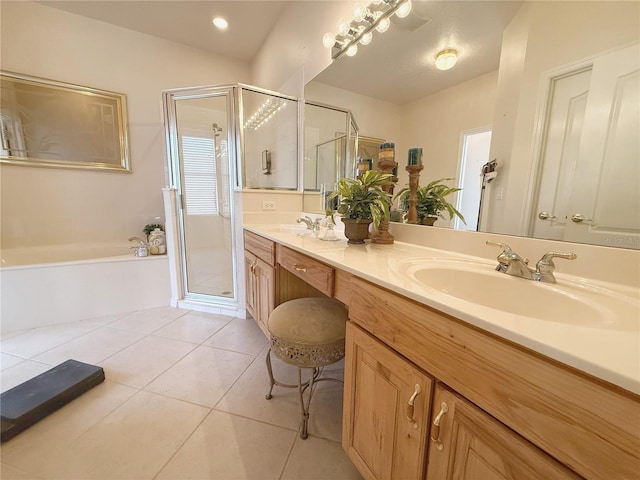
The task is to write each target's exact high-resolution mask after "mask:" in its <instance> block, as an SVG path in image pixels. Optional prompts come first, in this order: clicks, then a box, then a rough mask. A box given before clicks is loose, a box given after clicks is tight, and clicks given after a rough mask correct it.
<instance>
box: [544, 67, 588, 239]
mask: <svg viewBox="0 0 640 480" xmlns="http://www.w3.org/2000/svg"><path fill="white" fill-rule="evenodd" d="M590 79H591V67H589V68H584V69H579V70H576V71H573V72H570V73H567V74H565V75H561V76H559V77H556V78H554V79H553V80H552V82H551V87H550V89H549V98H550V104H549V113H548V114H547V121H546V128H545V135H544V139H543V149H542V154H541V163H542V171H541V173H540V188H539V190H538V200H537V203H536V208H535V210H534V219H533V220H534V223H533V236H534V237H535V238H549V239H553V240H563V239H564V234H565V226H566V222H567V212H568V210H567V209H568V203H569V196H570V195H571V188H567V186H570V185H571V184H572V183H573V176H574V172H575V168H576V163H577V161H578V150H579V146H580V137H581V134H582V125H583V120H584V113H585V108H586V106H587V98H588V95H589V82H590Z"/></svg>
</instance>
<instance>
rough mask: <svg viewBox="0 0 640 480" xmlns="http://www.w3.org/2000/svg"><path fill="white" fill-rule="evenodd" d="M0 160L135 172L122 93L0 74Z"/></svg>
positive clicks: (49, 165) (8, 162) (32, 165)
mask: <svg viewBox="0 0 640 480" xmlns="http://www.w3.org/2000/svg"><path fill="white" fill-rule="evenodd" d="M0 90H1V91H0V129H1V134H2V144H1V145H0V163H6V164H12V165H24V166H31V167H55V168H80V169H93V170H108V171H119V172H126V173H130V172H131V166H130V162H129V144H128V137H127V110H126V109H127V101H126V95H124V94H121V93H115V92H109V91H106V90H98V89H96V88H90V87H84V86H80V85H73V84H69V83H63V82H58V81H55V80H49V79H44V78H38V77H32V76H29V75H22V74H18V73H12V72H6V71H2V72H0Z"/></svg>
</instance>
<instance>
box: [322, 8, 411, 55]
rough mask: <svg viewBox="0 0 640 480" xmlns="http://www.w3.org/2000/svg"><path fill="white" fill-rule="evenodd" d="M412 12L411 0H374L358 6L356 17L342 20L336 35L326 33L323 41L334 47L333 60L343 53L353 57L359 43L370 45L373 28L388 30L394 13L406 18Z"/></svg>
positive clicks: (380, 30) (326, 45) (381, 30)
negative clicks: (346, 20) (364, 5)
mask: <svg viewBox="0 0 640 480" xmlns="http://www.w3.org/2000/svg"><path fill="white" fill-rule="evenodd" d="M410 12H411V0H373V1H372V2H371V3H370V4H369V5H367V6H366V7H362V6H358V7H356V9H355V12H354V18H353V20H351V21H350V22H349V23H346V22H340V24H339V25H338V33H337V34H336V35H334V34H333V33H331V32H327V33H325V34H324V36H323V37H322V43H323V44H324V46H325V47H327V48H331V49H332V50H331V58H332V59H333V60H335V59H336V58H338V57H339V56H341V55H342V54H343V53H346V54H347V55H348V56H350V57H352V56H354V55H355V54H356V53H357V52H358V43H360V44H362V45H368V44H369V43H370V42H371V38H372V34H373V30H377V31H378V32H380V33H383V32H386V31H387V29H388V28H389V25H390V23H391V16H392V15H393V14H394V13H395V14H396V15H397V16H398V17H399V18H404V17H406V16H407V15H409V13H410Z"/></svg>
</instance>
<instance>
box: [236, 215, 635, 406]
mask: <svg viewBox="0 0 640 480" xmlns="http://www.w3.org/2000/svg"><path fill="white" fill-rule="evenodd" d="M245 228H246V229H247V230H249V231H252V232H254V233H256V234H258V235H262V236H264V237H267V238H269V239H271V240H274V241H276V242H278V243H281V244H283V245H286V246H288V247H290V248H292V249H294V250H297V251H299V252H301V253H305V254H307V255H309V256H310V257H313V258H315V259H317V260H320V261H322V262H324V263H326V264H328V265H331V266H333V267H335V268H338V269H341V270H344V271H346V272H349V273H352V274H354V275H357V276H358V277H361V278H364V279H366V280H369V281H371V282H373V283H375V284H377V285H380V286H382V287H385V288H388V289H390V290H392V291H394V292H397V293H399V294H401V295H403V296H405V297H408V298H411V299H413V300H416V301H417V302H420V303H422V304H424V305H427V306H430V307H432V308H435V309H437V310H439V311H441V312H444V313H447V314H449V315H452V316H454V317H456V318H459V319H461V320H463V321H465V322H467V323H469V324H471V325H474V326H476V327H479V328H481V329H483V330H486V331H488V332H491V333H494V334H496V335H498V336H500V337H502V338H505V339H507V340H510V341H513V342H515V343H517V344H520V345H522V346H524V347H527V348H529V349H531V350H534V351H536V352H539V353H541V354H543V355H546V356H547V357H550V358H553V359H555V360H558V361H560V362H562V363H564V364H567V365H570V366H572V367H574V368H577V369H578V370H581V371H583V372H586V373H589V374H591V375H593V376H595V377H598V378H601V379H603V380H606V381H608V382H610V383H612V384H614V385H618V386H620V387H622V388H624V389H626V390H629V391H631V392H634V393H636V394H640V298H639V294H638V292H637V290H634V289H629V288H627V287H622V286H618V285H614V284H605V283H596V282H590V283H589V284H585V282H584V280H583V279H580V278H578V277H571V276H569V275H562V274H556V277H557V279H558V284H557V285H558V286H560V287H562V288H569V289H571V288H576V289H580V290H589V289H594V290H609V291H612V292H615V293H616V294H617V295H618V296H619V297H620V298H623V299H624V300H623V301H624V302H625V305H626V307H627V308H626V311H627V312H631V315H632V316H634V317H635V318H632V319H626V320H629V321H627V322H626V324H627V325H629V324H631V325H633V327H631V328H629V327H627V328H620V327H611V326H593V325H586V323H588V322H584V323H585V324H582V322H581V319H580V318H575V319H570V321H566V322H564V321H563V322H556V321H547V320H542V319H539V318H531V317H527V316H521V315H516V314H513V313H508V312H504V311H501V310H499V309H498V306H496V308H495V309H494V308H489V307H486V306H483V305H478V304H475V303H471V302H468V301H465V300H462V299H460V298H457V297H454V296H451V295H448V294H446V293H444V292H441V291H438V290H437V289H433V288H429V287H425V286H423V285H421V284H420V283H417V282H415V281H413V280H412V279H411V278H409V276H408V275H407V274H406V271H407V266H409V265H411V264H412V262H415V261H421V262H429V261H430V260H436V259H445V260H446V259H450V260H462V261H465V260H466V261H472V262H474V263H475V264H485V265H486V268H487V269H488V271H490V270H492V269H493V267H494V266H495V264H496V262H487V260H486V259H483V258H479V257H470V256H467V255H462V254H459V253H453V252H449V251H446V250H437V249H434V248H428V247H422V246H417V245H412V244H408V243H402V242H396V243H394V244H393V245H376V244H371V243H367V244H365V245H349V244H347V241H346V239H344V236H343V235H342V232H336V233H337V235H338V236H339V237H340V238H341V240H340V241H335V242H325V241H322V240H319V239H317V238H315V236H313V235H312V234H310V232H308V233H307V232H305V231H303V230H301V232H304V234H300V233H294V231H293V229H289V228H282V227H280V226H274V225H245ZM483 268H484V267H483ZM496 274H498V273H497V272H496ZM500 275H503V274H500ZM509 278H510V279H513V281H516V282H523V283H522V291H523V295H526V291H527V288H553V286H552V285H546V284H541V283H539V282H531V281H529V280H525V279H521V278H515V277H509ZM478 288H483V286H482V285H478ZM576 291H577V290H576Z"/></svg>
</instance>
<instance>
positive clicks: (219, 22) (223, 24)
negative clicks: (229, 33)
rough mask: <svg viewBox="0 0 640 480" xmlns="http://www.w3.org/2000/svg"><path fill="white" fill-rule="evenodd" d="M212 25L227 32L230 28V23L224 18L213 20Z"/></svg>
mask: <svg viewBox="0 0 640 480" xmlns="http://www.w3.org/2000/svg"><path fill="white" fill-rule="evenodd" d="M212 23H213V24H214V25H215V26H216V27H218V28H219V29H220V30H226V29H227V27H228V26H229V22H227V21H226V20H225V19H224V18H222V17H215V18H214V19H213V20H212Z"/></svg>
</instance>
